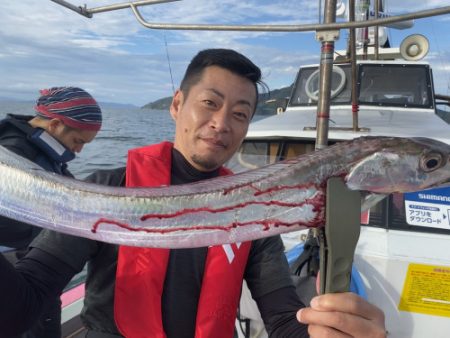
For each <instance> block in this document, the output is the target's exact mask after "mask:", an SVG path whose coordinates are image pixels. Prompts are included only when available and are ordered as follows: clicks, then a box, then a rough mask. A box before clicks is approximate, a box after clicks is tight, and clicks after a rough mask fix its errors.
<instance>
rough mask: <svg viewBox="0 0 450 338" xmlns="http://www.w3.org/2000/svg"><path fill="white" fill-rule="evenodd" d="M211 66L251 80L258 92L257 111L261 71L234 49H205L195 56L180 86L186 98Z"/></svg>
mask: <svg viewBox="0 0 450 338" xmlns="http://www.w3.org/2000/svg"><path fill="white" fill-rule="evenodd" d="M210 66H217V67H220V68H224V69H226V70H228V71H230V72H232V73H233V74H236V75H239V76H242V77H244V78H246V79H248V80H250V81H251V82H252V83H253V84H254V86H255V90H256V102H255V109H256V103H257V102H258V84H262V81H261V70H260V69H259V67H258V66H256V65H255V64H254V63H253V62H252V61H250V60H249V59H248V58H247V57H246V56H244V55H242V54H240V53H238V52H236V51H235V50H232V49H224V48H216V49H205V50H202V51H200V52H199V53H198V54H197V55H196V56H194V58H193V59H192V60H191V62H190V63H189V66H188V67H187V69H186V73H185V74H184V77H183V80H182V81H181V85H180V89H181V91H182V92H183V93H184V94H185V95H186V96H187V95H189V90H190V89H191V87H192V86H193V85H195V84H196V83H198V82H199V81H200V79H201V76H202V74H203V71H204V70H205V68H207V67H210Z"/></svg>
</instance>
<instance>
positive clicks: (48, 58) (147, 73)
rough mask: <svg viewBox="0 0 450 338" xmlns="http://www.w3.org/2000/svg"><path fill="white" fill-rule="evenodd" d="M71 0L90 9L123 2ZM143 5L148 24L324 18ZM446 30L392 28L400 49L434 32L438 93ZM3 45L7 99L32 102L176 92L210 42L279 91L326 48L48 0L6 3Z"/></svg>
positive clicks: (445, 82) (287, 0)
mask: <svg viewBox="0 0 450 338" xmlns="http://www.w3.org/2000/svg"><path fill="white" fill-rule="evenodd" d="M69 2H71V3H72V4H74V5H77V6H83V5H84V4H86V5H87V8H92V7H98V6H101V5H104V4H108V3H109V4H111V3H119V2H123V1H120V0H118V1H115V0H109V1H102V0H99V1H79V0H69ZM448 5H449V3H448V0H447V1H444V0H428V1H423V0H390V1H387V5H386V7H387V11H388V13H390V14H405V13H409V12H412V11H414V10H423V9H431V8H436V7H443V6H448ZM140 9H141V12H142V14H143V16H144V18H145V19H146V20H147V21H149V22H160V23H161V22H172V23H210V24H212V23H215V24H243V23H248V24H306V23H316V22H318V20H319V10H318V1H313V0H297V1H294V0H278V1H277V0H245V1H244V0H220V1H219V0H215V1H213V0H183V1H177V2H172V3H167V4H157V5H151V6H146V7H140ZM448 32H450V15H449V14H447V15H442V16H438V17H435V18H425V19H419V20H416V21H415V23H414V25H413V27H412V28H409V29H405V30H394V29H391V30H390V31H389V38H390V41H391V44H392V45H396V46H398V45H399V44H400V42H401V41H402V39H403V38H404V37H406V36H408V35H410V34H417V33H420V34H423V35H425V36H427V38H428V40H429V42H430V51H429V53H428V55H427V56H426V58H425V59H424V60H425V61H428V62H430V63H431V64H432V66H433V68H434V74H435V82H436V87H437V89H438V90H437V92H439V93H442V94H448V93H449V81H450V77H449V74H450V34H449V33H448ZM347 37H348V33H347V31H341V37H340V40H339V41H338V42H337V44H336V49H343V48H345V42H346V38H347ZM166 42H167V48H166ZM0 46H1V47H0V69H1V76H0V98H11V99H20V100H34V99H35V98H36V97H37V95H38V89H41V88H47V87H51V86H62V85H74V86H79V87H82V88H84V89H86V90H88V91H89V92H90V93H91V94H93V95H94V97H95V98H97V99H98V100H99V101H102V102H117V103H131V104H135V105H138V106H141V105H144V104H146V103H148V102H151V101H154V100H156V99H159V98H161V97H165V96H170V95H171V94H172V92H173V87H175V88H176V87H177V86H178V84H179V82H180V79H181V77H182V75H183V72H184V70H185V68H186V66H187V64H188V62H189V61H190V59H191V58H192V57H193V55H195V54H196V53H197V52H198V51H199V50H201V49H204V48H217V47H220V48H233V49H236V50H238V51H240V52H242V53H244V54H245V55H247V56H248V57H249V58H251V59H252V60H253V61H254V62H255V63H256V64H257V65H259V66H260V67H261V68H262V70H263V76H264V80H265V82H266V83H267V84H268V85H269V87H270V88H271V89H277V88H280V87H282V86H287V85H290V84H291V83H292V82H293V80H294V78H295V75H296V72H297V70H298V67H299V66H300V65H302V64H311V63H317V62H318V60H319V54H320V44H319V43H318V42H317V41H316V40H315V39H314V33H313V32H307V33H261V32H258V33H255V32H253V33H241V32H201V31H161V30H150V29H148V28H145V27H143V26H142V25H140V24H139V23H138V22H137V21H136V19H135V17H134V15H133V13H132V12H131V10H130V9H124V10H118V11H114V12H107V13H99V14H96V15H94V17H93V18H92V19H88V18H85V17H83V16H81V15H79V14H77V13H75V12H73V11H70V10H68V9H66V8H64V7H62V6H60V5H58V4H56V3H54V2H52V1H50V0H20V1H19V0H2V1H1V3H0ZM168 59H170V62H169V61H168ZM170 70H171V71H172V76H171V72H170ZM172 78H173V81H172Z"/></svg>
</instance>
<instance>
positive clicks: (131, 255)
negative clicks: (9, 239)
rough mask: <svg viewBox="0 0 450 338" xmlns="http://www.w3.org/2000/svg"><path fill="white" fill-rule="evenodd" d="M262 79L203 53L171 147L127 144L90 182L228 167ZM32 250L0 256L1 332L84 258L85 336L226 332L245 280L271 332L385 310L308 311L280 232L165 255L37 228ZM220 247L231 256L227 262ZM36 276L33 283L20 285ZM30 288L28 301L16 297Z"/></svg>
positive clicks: (181, 176) (369, 317)
mask: <svg viewBox="0 0 450 338" xmlns="http://www.w3.org/2000/svg"><path fill="white" fill-rule="evenodd" d="M260 81H261V72H260V70H259V68H258V67H256V66H255V65H254V64H253V63H252V62H251V61H250V60H248V59H247V58H246V57H244V56H243V55H241V54H239V53H237V52H235V51H232V50H226V49H209V50H204V51H201V52H200V53H198V54H197V55H196V56H195V57H194V58H193V60H192V61H191V63H190V64H189V66H188V68H187V70H186V73H185V76H184V78H183V80H182V82H181V86H180V89H179V90H178V91H177V92H176V93H175V95H174V97H173V101H172V104H171V107H170V112H171V115H172V117H173V119H174V120H175V124H176V130H175V140H174V143H173V144H172V143H170V142H163V143H161V144H158V145H152V146H147V147H141V148H138V149H133V150H131V151H130V152H129V154H128V160H127V166H126V169H124V168H119V169H116V170H110V171H99V172H97V173H95V174H94V175H93V176H92V177H91V178H90V180H91V181H95V182H97V183H101V184H108V185H126V186H128V187H132V186H159V185H167V184H183V183H189V182H194V181H198V180H203V179H207V178H211V177H216V176H219V175H227V174H230V173H229V171H228V170H226V169H225V168H224V167H222V166H223V164H224V163H225V162H226V161H227V160H228V159H229V158H230V157H231V156H232V155H233V153H234V152H235V151H236V150H237V149H238V147H239V146H240V144H241V142H242V141H243V139H244V137H245V134H246V132H247V128H248V126H249V123H250V120H251V118H252V115H253V114H254V112H255V109H256V103H257V97H258V89H257V85H258V83H260ZM32 247H33V249H32V250H31V251H30V252H29V253H28V255H27V256H26V257H25V258H24V259H22V260H21V261H20V262H19V264H18V265H17V266H16V271H17V270H19V273H15V271H14V269H13V268H12V267H11V266H8V265H7V264H6V262H4V260H1V257H0V273H1V275H2V278H1V279H0V293H1V298H0V299H4V298H3V297H6V302H12V299H15V297H19V301H18V300H15V302H14V305H15V304H17V305H15V306H14V307H13V309H11V306H9V307H8V312H7V311H6V308H5V306H4V304H2V303H0V330H9V331H8V332H12V331H13V329H14V330H17V329H21V328H22V329H23V328H24V327H26V325H30V323H31V322H32V320H33V318H35V317H36V313H37V312H38V311H39V301H40V300H41V299H42V298H44V297H48V296H49V295H50V296H51V295H55V294H58V293H59V292H60V291H61V290H62V288H63V287H64V285H65V284H66V283H67V282H68V281H69V280H70V278H71V277H72V276H73V275H74V274H75V273H77V272H78V271H80V270H81V269H82V267H83V266H84V264H85V263H86V262H88V264H89V268H88V276H87V283H86V285H87V292H86V298H85V306H84V309H83V313H82V319H83V322H84V324H85V326H86V328H87V329H88V333H87V335H86V337H90V338H92V337H104V338H107V337H109V338H113V337H123V336H124V337H128V338H142V337H145V338H164V337H168V338H173V337H176V338H184V337H186V338H188V337H189V338H192V337H196V338H200V337H201V338H207V337H211V338H212V337H214V338H216V337H218V338H221V337H223V338H231V337H233V332H234V321H235V317H236V309H237V303H238V300H239V296H240V288H241V285H242V279H243V278H245V279H246V281H247V283H248V285H249V288H250V290H251V292H252V296H253V298H254V299H255V300H256V302H257V304H258V307H259V309H260V312H261V314H262V317H263V319H264V322H265V325H266V327H267V330H268V332H269V335H270V336H271V337H307V336H308V334H307V330H308V327H307V326H306V325H304V324H301V323H299V321H301V322H303V323H306V324H309V330H310V332H311V334H312V336H313V337H314V335H315V333H316V332H318V333H319V334H322V333H323V332H327V331H328V334H329V336H330V337H331V336H332V334H334V335H335V336H336V337H338V335H339V334H340V335H341V336H343V335H344V334H347V336H354V337H383V336H384V335H385V331H384V317H383V313H382V312H381V311H380V310H379V309H377V308H376V307H374V306H372V305H370V304H369V303H367V302H365V301H364V300H362V299H361V298H359V297H357V296H354V295H351V294H342V295H323V296H320V297H319V298H317V299H316V301H314V302H313V305H314V306H313V307H312V308H304V305H303V304H302V303H301V302H300V301H299V299H298V297H297V295H296V290H295V288H294V286H293V285H292V282H291V279H290V276H289V269H288V265H287V261H286V258H285V256H284V252H283V244H282V241H281V239H280V237H279V236H274V237H270V238H265V239H260V240H256V241H252V242H247V243H241V244H239V245H236V244H233V245H228V246H226V245H225V246H213V247H208V248H196V249H176V250H167V249H151V248H134V247H125V246H121V247H118V246H116V245H111V244H105V243H100V242H95V241H92V240H88V239H84V238H75V237H72V236H68V235H63V234H56V233H54V232H48V231H44V232H43V233H42V234H41V235H40V236H39V237H38V238H37V239H36V241H35V242H34V243H33V244H32ZM225 250H228V253H230V251H229V250H232V251H233V255H230V256H231V258H230V256H227V255H226V254H225ZM31 274H33V277H32V278H31V280H27V281H25V282H22V281H21V279H23V276H24V275H27V276H30V275H31ZM30 285H33V286H34V289H33V291H31V290H30ZM4 290H6V291H4ZM25 290H26V292H28V294H27V296H26V297H23V296H20V295H21V294H23V293H24V292H25ZM20 297H23V298H22V300H25V299H26V301H27V306H23V305H21V300H20ZM10 300H11V301H10ZM299 309H302V310H300V312H298V310H299ZM297 312H298V314H297ZM296 316H298V319H297V317H296ZM24 321H26V322H25V323H24Z"/></svg>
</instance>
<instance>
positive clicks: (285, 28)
mask: <svg viewBox="0 0 450 338" xmlns="http://www.w3.org/2000/svg"><path fill="white" fill-rule="evenodd" d="M130 7H131V9H132V10H133V13H134V15H135V16H136V19H137V20H138V22H139V23H140V24H142V25H143V26H145V27H147V28H151V29H169V30H213V31H252V32H307V31H331V30H340V29H347V28H362V27H370V26H383V25H386V24H390V23H395V22H400V21H408V20H413V19H421V18H427V17H430V16H436V15H443V14H449V13H450V6H445V7H439V8H435V9H428V10H423V11H418V12H415V13H409V14H402V15H395V16H391V17H387V18H380V19H376V20H366V21H354V22H340V23H319V24H306V25H210V24H170V23H150V22H147V21H145V19H144V18H143V17H142V15H141V13H140V12H139V10H138V9H137V8H136V6H135V5H133V3H130Z"/></svg>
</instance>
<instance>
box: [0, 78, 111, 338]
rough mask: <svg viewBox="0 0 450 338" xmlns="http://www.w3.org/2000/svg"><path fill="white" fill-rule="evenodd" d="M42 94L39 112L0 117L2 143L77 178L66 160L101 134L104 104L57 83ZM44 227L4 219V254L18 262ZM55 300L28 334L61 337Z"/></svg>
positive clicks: (0, 232)
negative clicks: (0, 118)
mask: <svg viewBox="0 0 450 338" xmlns="http://www.w3.org/2000/svg"><path fill="white" fill-rule="evenodd" d="M40 94H41V96H40V97H39V98H38V100H37V102H36V106H35V110H36V112H37V114H36V115H35V116H24V115H12V114H9V115H8V116H7V117H6V118H5V119H3V120H1V121H0V145H2V146H3V147H5V148H7V149H9V150H11V151H13V152H15V153H16V154H18V155H20V156H22V157H24V158H27V159H28V160H31V161H33V162H35V163H37V164H38V165H40V166H41V167H42V168H44V169H46V170H48V171H51V172H54V173H57V174H61V175H64V176H69V177H73V176H72V174H71V173H70V172H69V170H68V169H67V162H68V161H70V160H72V159H73V158H75V153H78V152H80V151H81V149H82V148H83V146H84V145H85V144H86V143H89V142H91V141H92V140H93V139H94V137H95V136H96V134H97V132H98V130H99V129H100V126H101V121H102V116H101V110H100V107H99V106H98V104H97V102H96V101H95V100H94V98H93V97H92V96H91V95H90V94H89V93H87V92H86V91H84V90H83V89H80V88H76V87H55V88H51V89H45V90H41V91H40ZM40 230H41V228H38V227H35V226H32V225H29V224H25V223H21V222H18V221H15V220H12V219H9V218H6V217H0V245H1V246H2V251H4V255H5V257H6V258H7V259H8V260H9V261H10V262H11V263H16V262H17V260H18V259H19V258H20V257H22V256H24V255H25V254H26V252H27V248H28V245H29V244H30V243H31V241H32V240H33V239H34V238H35V237H36V236H37V235H38V233H39V232H40ZM55 300H56V301H55V302H52V303H49V302H46V304H47V307H48V311H46V313H45V315H44V316H43V317H42V319H41V321H39V323H37V324H36V325H35V326H34V327H33V328H32V329H31V330H30V331H29V332H28V333H27V335H26V337H27V338H28V337H30V338H31V337H36V338H37V337H43V338H52V337H55V338H56V337H58V338H59V337H60V336H61V325H60V322H61V319H60V312H61V304H60V302H59V300H58V299H57V298H56V299H55ZM0 336H1V335H0Z"/></svg>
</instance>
